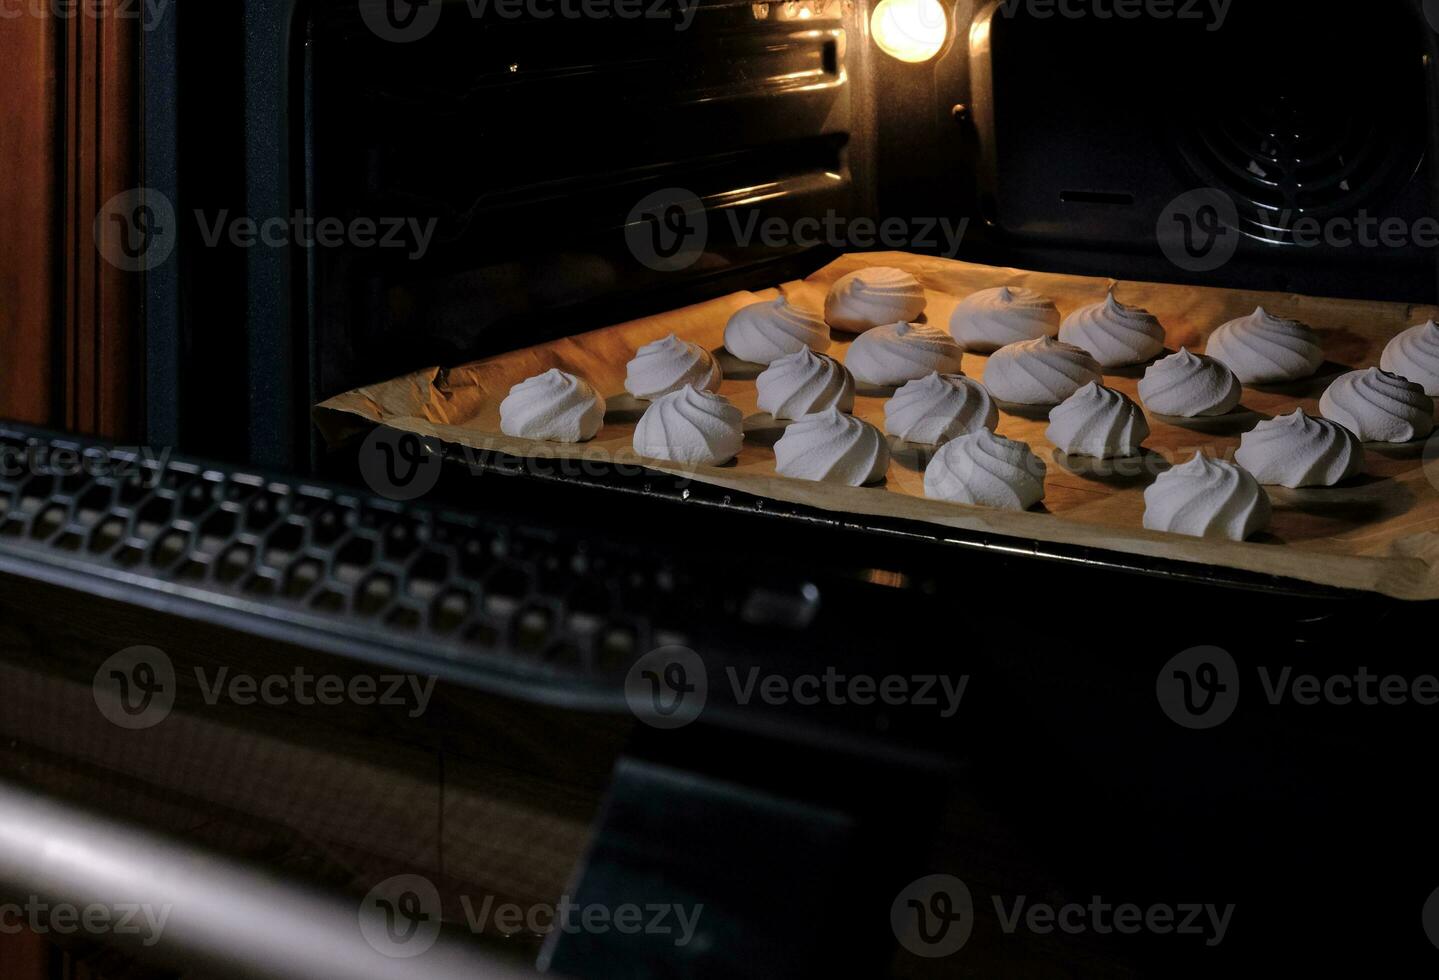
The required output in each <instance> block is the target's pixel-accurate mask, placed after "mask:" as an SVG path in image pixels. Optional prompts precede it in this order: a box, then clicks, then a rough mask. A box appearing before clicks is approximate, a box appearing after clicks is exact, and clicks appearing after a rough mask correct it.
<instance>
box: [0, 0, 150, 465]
mask: <svg viewBox="0 0 1439 980" xmlns="http://www.w3.org/2000/svg"><path fill="white" fill-rule="evenodd" d="M96 6H97V5H89V4H73V5H64V4H55V5H46V4H23V5H15V7H14V10H13V11H12V13H13V14H14V16H7V17H6V18H4V19H0V65H4V66H5V85H4V86H0V415H3V416H6V417H10V418H15V419H20V420H24V421H28V422H35V423H38V424H43V425H50V426H55V427H61V428H66V429H74V430H77V431H80V432H88V433H97V434H101V435H106V436H112V437H115V438H126V437H129V436H135V435H137V434H138V432H139V430H140V423H141V419H140V417H139V411H140V407H141V406H142V404H143V364H142V351H143V345H142V342H141V331H140V315H139V299H140V296H141V281H140V274H139V273H133V272H125V271H122V270H121V269H118V268H116V267H115V266H113V265H111V264H110V263H109V262H107V261H106V260H105V258H104V257H103V256H102V255H101V253H100V251H99V250H98V249H97V248H96V244H95V234H94V229H95V216H96V214H97V213H99V211H100V209H101V208H102V206H103V205H104V204H105V202H106V201H108V200H110V199H111V198H112V197H113V196H114V195H115V194H119V193H123V192H124V191H126V190H129V189H130V188H133V187H134V186H135V185H136V184H137V182H138V178H137V174H138V172H139V168H138V166H137V148H138V146H139V145H140V141H139V126H140V111H139V99H138V94H139V84H138V79H139V75H138V72H139V57H138V55H139V43H140V33H141V32H140V24H139V22H138V21H136V20H134V19H132V14H131V13H130V11H129V10H128V8H132V7H139V6H140V5H137V4H120V3H106V4H102V5H98V7H99V9H98V10H97V9H96ZM173 7H174V5H173V4H172V5H170V6H169V7H168V8H167V9H168V10H169V13H168V14H166V15H165V16H173V15H174V13H173ZM62 8H69V9H68V12H65V13H64V14H63V15H57V11H61V10H62Z"/></svg>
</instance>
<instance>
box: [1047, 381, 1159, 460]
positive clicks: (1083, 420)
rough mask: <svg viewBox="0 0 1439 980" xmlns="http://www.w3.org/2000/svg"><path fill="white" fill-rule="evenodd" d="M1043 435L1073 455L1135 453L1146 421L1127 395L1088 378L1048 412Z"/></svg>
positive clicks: (1101, 456)
mask: <svg viewBox="0 0 1439 980" xmlns="http://www.w3.org/2000/svg"><path fill="white" fill-rule="evenodd" d="M1044 437H1045V438H1046V439H1048V440H1049V441H1050V442H1052V443H1054V447H1055V448H1056V449H1058V450H1059V451H1060V452H1062V453H1070V454H1072V455H1076V456H1093V457H1095V458H1097V459H1114V458H1117V457H1120V456H1137V455H1139V448H1140V444H1141V443H1143V442H1144V440H1145V439H1147V438H1149V422H1148V421H1147V420H1146V419H1145V418H1144V413H1143V412H1142V411H1140V410H1139V406H1138V405H1136V404H1134V402H1132V401H1130V399H1129V396H1128V395H1126V394H1124V393H1123V392H1120V391H1115V390H1114V389H1113V388H1106V387H1104V386H1103V385H1101V384H1099V383H1098V382H1096V381H1091V382H1089V384H1087V385H1085V386H1084V387H1083V388H1080V389H1079V390H1078V391H1076V392H1075V393H1074V394H1072V395H1070V396H1069V397H1068V398H1066V399H1065V400H1064V401H1063V402H1061V403H1060V404H1059V405H1058V406H1056V407H1055V408H1054V410H1053V411H1051V412H1050V413H1049V428H1047V429H1045V430H1044Z"/></svg>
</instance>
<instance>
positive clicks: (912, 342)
mask: <svg viewBox="0 0 1439 980" xmlns="http://www.w3.org/2000/svg"><path fill="white" fill-rule="evenodd" d="M963 359H964V351H962V350H960V349H959V345H958V344H956V343H955V342H954V340H953V339H951V338H950V336H949V334H947V333H945V332H944V331H943V330H941V329H939V328H938V327H931V326H929V325H928V324H924V323H890V324H887V325H885V326H882V327H875V328H874V329H873V330H870V331H868V332H866V333H862V334H860V335H859V336H858V337H856V338H855V341H854V343H853V344H850V346H849V353H848V354H846V355H845V358H844V364H845V367H847V368H849V372H850V374H853V375H854V376H855V380H857V381H864V382H866V383H868V384H872V385H899V384H904V383H905V382H906V381H913V380H914V379H915V378H922V377H924V376H925V375H926V374H929V373H930V372H931V371H938V372H940V373H941V374H962V373H963V372H962V371H961V370H960V364H961V363H962V362H963Z"/></svg>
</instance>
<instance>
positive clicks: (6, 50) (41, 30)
mask: <svg viewBox="0 0 1439 980" xmlns="http://www.w3.org/2000/svg"><path fill="white" fill-rule="evenodd" d="M60 41H61V30H60V22H59V21H57V20H55V19H53V18H48V17H32V16H21V17H16V18H14V19H13V20H6V21H4V29H3V30H0V65H4V66H5V76H6V83H5V85H4V87H3V89H0V93H3V94H0V175H3V176H0V228H3V229H4V231H3V234H0V414H3V415H5V416H8V417H10V418H16V419H21V420H23V421H26V422H35V423H39V424H47V423H52V422H53V421H54V418H53V416H52V408H53V404H54V398H55V396H56V390H55V385H54V377H53V371H54V367H55V361H54V344H53V341H52V337H53V334H52V330H53V329H54V323H55V320H54V312H55V302H56V297H57V288H58V287H57V278H56V275H57V271H58V269H59V256H60V253H59V245H58V242H57V235H56V232H57V231H58V228H59V221H58V218H57V210H56V205H57V199H58V192H59V185H58V181H57V178H56V175H57V173H58V168H59V159H58V154H59V150H60V146H61V141H60V139H59V131H58V128H57V127H58V123H59V93H60V78H59V76H60V67H61V58H60Z"/></svg>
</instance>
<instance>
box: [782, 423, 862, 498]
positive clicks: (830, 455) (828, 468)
mask: <svg viewBox="0 0 1439 980" xmlns="http://www.w3.org/2000/svg"><path fill="white" fill-rule="evenodd" d="M774 459H775V471H776V472H777V473H779V474H780V475H781V476H792V477H795V478H796V479H799V480H823V481H824V482H826V483H843V484H846V485H848V486H851V487H858V486H863V485H864V484H866V483H873V482H875V481H876V480H878V479H879V478H880V477H882V476H884V473H885V470H887V469H888V468H889V447H888V446H886V445H885V443H884V437H883V436H882V435H880V434H879V430H878V429H876V428H875V427H874V426H872V425H870V424H869V423H868V422H865V421H862V420H860V419H857V418H855V417H854V416H853V415H846V414H844V413H843V412H841V411H840V410H839V409H837V408H830V409H826V410H825V411H823V412H816V413H814V414H813V415H806V416H804V417H803V418H801V419H798V420H797V421H795V422H794V423H793V424H792V425H790V426H789V428H787V429H785V430H784V435H782V436H780V438H779V441H778V442H776V443H775V444H774Z"/></svg>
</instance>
